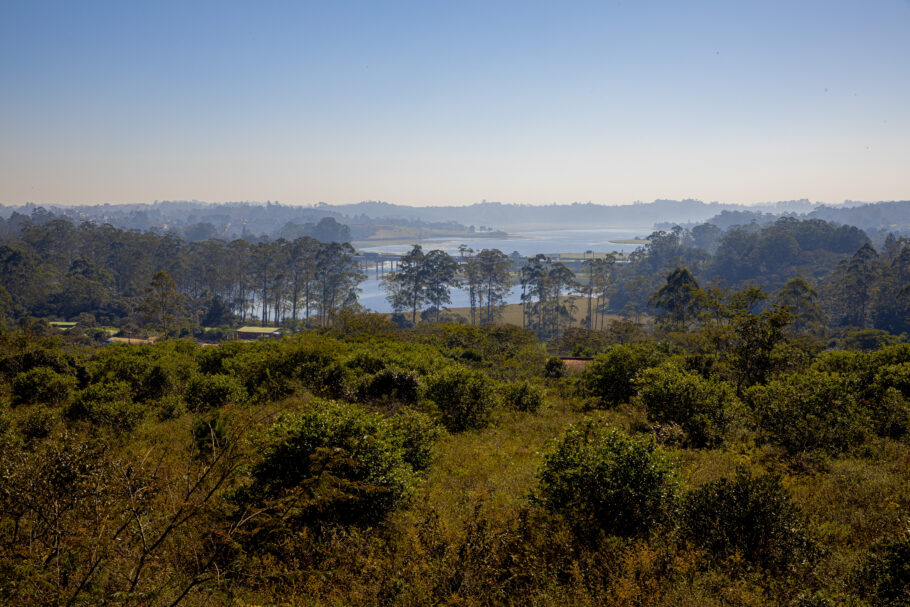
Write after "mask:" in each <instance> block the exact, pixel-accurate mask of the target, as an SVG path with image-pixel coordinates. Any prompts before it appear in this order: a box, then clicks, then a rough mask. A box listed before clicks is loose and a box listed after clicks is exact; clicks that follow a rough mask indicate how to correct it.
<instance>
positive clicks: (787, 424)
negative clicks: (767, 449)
mask: <svg viewBox="0 0 910 607" xmlns="http://www.w3.org/2000/svg"><path fill="white" fill-rule="evenodd" d="M746 400H747V401H748V402H749V403H750V405H751V406H752V408H753V410H754V413H755V416H756V418H757V422H758V426H759V428H760V429H761V430H762V431H763V432H764V434H765V436H766V438H767V439H768V440H769V441H770V442H771V443H773V444H776V445H779V446H780V447H783V448H784V449H786V450H787V452H789V453H790V454H796V453H800V452H804V451H812V450H815V449H819V450H822V451H826V452H828V453H839V452H842V451H847V450H849V449H851V448H853V447H855V446H857V445H860V444H862V443H863V442H864V441H865V440H866V437H867V436H868V434H869V431H870V429H871V425H872V424H871V419H870V416H869V414H868V412H867V411H866V410H865V409H864V408H863V407H861V406H860V405H859V403H858V402H857V400H856V397H855V395H854V386H853V384H852V382H851V380H850V377H849V376H846V375H841V374H839V373H827V372H821V371H816V370H814V369H809V370H807V371H805V372H802V373H793V374H790V375H786V376H783V377H781V378H780V379H777V380H774V381H771V382H768V384H767V385H765V386H754V387H752V388H750V389H749V390H748V391H747V392H746Z"/></svg>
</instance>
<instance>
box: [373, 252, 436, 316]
mask: <svg viewBox="0 0 910 607" xmlns="http://www.w3.org/2000/svg"><path fill="white" fill-rule="evenodd" d="M424 258H425V255H424V252H423V247H421V246H420V245H419V244H415V245H414V248H412V249H411V250H410V251H408V252H407V253H405V254H404V255H402V256H401V258H400V259H399V260H398V269H397V270H396V271H395V272H392V273H391V274H389V275H387V276H386V277H385V279H384V280H383V288H385V289H386V290H387V291H388V292H389V294H388V296H387V297H386V299H387V300H388V302H389V303H390V304H391V305H392V310H394V311H395V312H397V313H399V314H400V313H403V312H410V313H411V323H412V324H414V323H416V322H417V311H418V310H419V309H420V308H421V306H422V305H423V303H424V301H425V298H426V272H425V269H426V268H425V263H424V261H425V259H424Z"/></svg>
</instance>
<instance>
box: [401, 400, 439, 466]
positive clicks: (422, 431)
mask: <svg viewBox="0 0 910 607" xmlns="http://www.w3.org/2000/svg"><path fill="white" fill-rule="evenodd" d="M389 424H390V426H391V430H390V432H391V436H392V438H393V439H394V440H395V441H396V442H397V443H398V445H399V446H400V447H401V449H402V457H403V458H404V461H406V462H407V463H409V464H410V465H411V468H412V469H413V470H414V471H415V472H420V471H422V470H425V469H426V468H428V467H429V465H430V462H432V460H433V447H434V445H435V444H436V441H437V440H438V439H439V438H440V437H441V436H442V435H443V434H444V433H445V430H444V429H443V428H442V427H440V426H439V424H437V423H436V422H435V421H434V420H433V418H432V417H430V416H429V415H427V414H426V413H423V412H421V411H415V410H414V409H411V408H408V407H405V408H403V409H401V410H400V411H398V413H397V414H396V415H395V416H394V417H392V418H391V419H390V420H389Z"/></svg>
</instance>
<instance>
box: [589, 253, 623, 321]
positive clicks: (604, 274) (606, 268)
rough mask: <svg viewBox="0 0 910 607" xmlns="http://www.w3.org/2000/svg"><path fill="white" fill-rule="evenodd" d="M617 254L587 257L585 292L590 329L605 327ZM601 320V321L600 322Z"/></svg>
mask: <svg viewBox="0 0 910 607" xmlns="http://www.w3.org/2000/svg"><path fill="white" fill-rule="evenodd" d="M615 263H616V256H615V255H613V254H612V253H611V254H609V255H607V256H605V257H597V258H591V259H586V260H585V262H584V264H585V266H586V267H587V273H588V282H587V284H586V285H585V287H584V293H585V295H587V298H588V330H589V331H590V330H592V329H603V321H604V311H605V309H606V307H607V301H608V299H609V296H610V287H611V286H612V281H611V278H612V274H613V266H614V264H615ZM598 320H599V322H598Z"/></svg>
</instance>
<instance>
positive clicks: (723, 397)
mask: <svg viewBox="0 0 910 607" xmlns="http://www.w3.org/2000/svg"><path fill="white" fill-rule="evenodd" d="M635 386H636V387H637V388H638V400H639V402H640V403H641V404H642V405H643V406H644V407H645V409H646V410H647V411H648V415H649V417H651V419H653V420H655V421H657V422H658V423H661V424H678V425H679V426H681V427H682V429H683V430H685V432H686V436H687V439H688V442H689V444H691V445H693V446H695V447H712V446H715V445H718V444H720V443H721V442H723V440H724V435H725V434H726V433H727V430H728V428H729V426H730V423H731V420H732V419H733V417H734V413H735V409H736V408H737V406H738V400H737V398H736V395H735V394H734V391H733V388H732V387H731V386H730V385H728V384H727V383H725V382H722V381H714V380H707V379H704V378H703V377H701V376H700V375H697V374H695V373H689V372H687V371H683V370H680V369H679V368H678V367H676V366H675V365H672V364H663V365H661V366H659V367H652V368H649V369H645V370H644V371H642V372H641V373H639V374H638V376H637V377H636V379H635Z"/></svg>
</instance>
